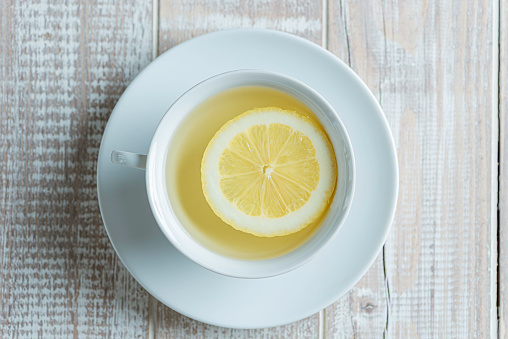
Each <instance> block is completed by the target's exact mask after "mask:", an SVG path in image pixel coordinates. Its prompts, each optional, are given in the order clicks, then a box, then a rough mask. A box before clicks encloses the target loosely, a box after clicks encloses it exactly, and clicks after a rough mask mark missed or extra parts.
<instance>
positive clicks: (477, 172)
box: [0, 0, 508, 338]
mask: <svg viewBox="0 0 508 339" xmlns="http://www.w3.org/2000/svg"><path fill="white" fill-rule="evenodd" d="M233 27H264V28H271V29H277V30H282V31H286V32H290V33H293V34H296V35H299V36H302V37H305V38H307V39H309V40H311V41H313V42H315V43H317V44H320V45H322V46H323V47H325V48H328V49H329V50H330V51H331V52H332V53H334V54H335V55H337V56H338V57H339V58H341V59H342V60H343V61H344V62H346V63H347V64H349V65H350V66H351V68H352V69H353V70H354V71H355V72H357V73H358V74H359V75H360V77H361V78H362V79H363V80H364V81H365V82H366V83H367V85H368V86H369V87H370V89H371V91H372V92H373V93H374V95H375V96H376V97H377V99H378V100H379V102H380V103H381V106H382V107H383V109H384V111H385V114H386V117H387V119H388V121H389V124H390V127H391V129H392V132H393V135H394V139H395V143H396V146H397V152H398V157H399V167H400V193H399V203H398V207H397V214H396V216H395V221H394V224H393V227H392V231H391V233H390V236H389V239H388V241H387V243H386V245H385V247H384V249H383V252H382V253H381V254H380V255H379V257H378V258H377V260H376V261H375V263H374V264H373V265H372V267H371V268H370V270H369V271H368V273H367V274H366V275H365V276H364V277H363V278H362V279H361V280H360V282H358V284H356V286H355V287H354V288H353V289H352V290H351V291H349V292H348V293H347V294H346V295H344V296H343V297H342V298H341V299H339V300H338V301H337V302H336V303H334V304H333V305H331V306H329V307H328V308H326V309H325V310H323V311H321V312H320V313H319V314H315V315H313V316H311V317H309V318H307V319H304V320H301V321H298V322H295V323H293V324H289V325H286V326H281V327H276V328H268V329H261V330H231V329H226V328H218V327H214V326H210V325H206V324H203V323H199V322H197V321H194V320H191V319H189V318H186V317H184V316H182V315H180V314H178V313H177V312H175V311H172V310H171V309H168V308H167V307H165V306H164V305H162V304H160V303H158V302H157V301H156V300H155V299H153V298H152V297H150V296H149V294H148V293H147V292H146V291H144V290H143V288H141V287H140V285H139V284H138V283H137V282H136V281H135V280H134V279H133V278H132V277H131V276H130V274H129V273H128V272H127V270H126V269H125V268H124V267H123V265H122V264H121V262H120V261H119V259H118V257H117V256H116V254H115V252H114V250H113V248H112V246H111V244H110V242H109V240H108V237H107V235H106V232H105V229H104V227H103V225H102V221H101V217H100V213H99V207H98V203H97V192H96V165H97V156H98V151H99V146H100V141H101V136H102V133H103V131H104V128H105V126H106V122H107V121H108V117H109V115H110V113H111V111H112V109H113V107H114V105H115V103H116V101H117V100H118V98H119V97H120V95H121V94H122V92H123V91H124V89H125V88H126V86H127V85H128V84H129V82H130V81H131V80H132V79H134V77H135V76H136V75H137V74H138V73H139V72H140V71H141V70H142V69H143V67H145V66H146V65H147V64H148V63H150V61H152V60H153V59H154V58H155V57H156V56H157V54H160V53H162V52H164V51H166V50H168V49H170V48H171V47H173V46H175V45H176V44H178V43H180V42H182V41H185V40H187V39H190V38H192V37H195V36H197V35H200V34H203V33H206V32H211V31H216V30H221V29H226V28H233ZM507 34H508V0H500V1H499V2H498V0H493V1H487V0H467V1H462V0H451V1H449V0H412V1H409V0H281V1H267V0H223V1H217V0H194V1H189V0H160V1H158V0H154V1H151V0H145V1H143V0H33V1H32V0H31V1H17V0H3V1H1V2H0V165H1V167H0V183H1V187H0V241H1V243H2V246H1V247H0V265H1V266H0V337H1V338H36V337H37V338H68V337H75V338H78V337H79V338H88V337H90V338H96V337H103V338H138V337H142V338H350V337H359V338H382V337H389V338H416V337H419V338H433V337H439V338H441V337H443V338H480V337H497V336H499V337H501V338H507V337H508V322H507V319H508V307H507V305H506V303H505V302H506V301H507V296H508V288H507V285H508V231H507V228H506V227H508V213H504V211H508V183H507V182H506V179H508V162H507V161H508V148H507V147H506V146H508V137H506V133H507V132H506V128H508V119H506V116H507V114H508V101H507V100H508V36H507ZM498 173H499V174H500V175H499V177H498ZM498 206H499V208H498Z"/></svg>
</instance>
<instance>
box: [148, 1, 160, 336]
mask: <svg viewBox="0 0 508 339" xmlns="http://www.w3.org/2000/svg"><path fill="white" fill-rule="evenodd" d="M159 1H160V0H153V2H152V60H155V59H156V58H157V56H158V54H159ZM157 303H158V301H157V299H155V298H154V297H153V296H152V295H151V294H150V293H149V299H148V339H155V333H156V332H157Z"/></svg>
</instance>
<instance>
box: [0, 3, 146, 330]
mask: <svg viewBox="0 0 508 339" xmlns="http://www.w3.org/2000/svg"><path fill="white" fill-rule="evenodd" d="M151 14H152V13H151V6H150V4H149V3H147V2H145V1H138V0H128V1H115V0H96V1H78V0H76V1H62V0H58V1H48V0H40V1H30V2H26V1H25V2H20V1H3V2H0V108H1V109H0V159H1V160H0V163H1V165H2V166H1V168H2V169H1V170H0V183H1V188H0V241H1V243H2V246H1V247H0V297H1V303H0V331H1V334H0V336H1V337H2V338H36V337H41V338H68V337H74V338H78V337H80V338H83V337H94V338H95V337H105V338H120V337H125V338H136V337H138V336H142V337H146V334H147V307H148V295H147V293H146V292H145V291H144V290H143V289H142V288H141V287H140V286H139V285H138V284H137V283H136V282H135V281H134V279H133V278H132V277H131V276H130V275H129V273H128V272H127V271H126V269H125V268H124V267H123V266H122V264H121V263H120V262H119V260H118V258H117V256H116V254H115V253H114V251H113V248H112V246H111V244H110V243H109V240H108V238H107V235H106V232H105V230H104V227H103V225H102V220H101V217H100V214H99V208H98V203H97V194H96V179H95V178H96V172H95V171H96V165H97V155H98V150H99V145H100V141H101V137H102V132H103V130H104V127H105V124H106V121H107V119H108V117H109V114H110V112H111V110H112V108H113V106H114V104H115V103H116V101H117V100H118V98H119V96H120V94H121V93H122V92H123V90H124V89H125V87H126V86H127V84H128V83H129V82H130V80H131V79H133V78H134V76H135V75H136V74H137V73H138V72H139V71H140V70H141V69H142V68H143V67H144V66H145V65H146V64H147V63H148V62H149V61H150V53H151V47H152V46H151V31H150V27H151V23H152V22H151V19H152V17H151Z"/></svg>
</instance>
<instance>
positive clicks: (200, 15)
mask: <svg viewBox="0 0 508 339" xmlns="http://www.w3.org/2000/svg"><path fill="white" fill-rule="evenodd" d="M321 19H322V2H321V0H283V1H269V0H245V1H239V0H225V1H210V0H195V1H192V2H189V1H185V0H161V2H160V23H159V25H160V27H159V52H160V53H162V52H164V51H166V50H168V49H169V48H171V47H173V46H175V45H176V44H179V43H180V42H183V41H186V40H188V39H191V38H193V37H195V36H198V35H201V34H204V33H208V32H214V31H219V30H222V29H229V28H241V27H257V28H270V29H277V30H280V31H284V32H288V33H292V34H296V35H299V36H302V37H304V38H306V39H308V40H310V41H313V42H315V43H317V44H321V41H322V26H323V22H322V20H321Z"/></svg>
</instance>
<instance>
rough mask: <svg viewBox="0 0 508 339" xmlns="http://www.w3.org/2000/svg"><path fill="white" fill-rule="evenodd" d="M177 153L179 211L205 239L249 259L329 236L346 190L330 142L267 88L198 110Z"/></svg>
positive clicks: (173, 192)
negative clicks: (332, 205)
mask: <svg viewBox="0 0 508 339" xmlns="http://www.w3.org/2000/svg"><path fill="white" fill-rule="evenodd" d="M173 138H174V139H173V141H172V142H171V146H170V148H169V150H168V156H167V170H166V183H167V187H168V196H169V199H170V202H171V205H172V207H173V210H174V212H175V214H176V216H177V217H178V219H179V220H180V222H181V224H182V225H183V226H184V227H185V229H186V230H187V232H188V233H189V234H190V235H191V237H193V238H194V239H195V240H197V241H199V242H200V243H201V244H202V245H203V246H205V247H207V248H209V249H210V250H212V251H214V252H217V253H220V254H223V255H226V256H230V257H235V258H240V259H251V260H256V259H266V258H271V257H276V256H280V255H283V254H285V253H288V252H289V251H292V250H294V249H296V248H297V247H299V246H300V245H301V244H303V243H304V242H305V241H307V240H308V239H309V238H310V237H312V235H313V234H314V233H315V232H316V230H317V229H318V228H319V226H320V223H321V220H322V219H323V217H324V215H326V211H327V209H328V205H329V200H330V199H331V195H332V193H333V190H334V189H335V182H336V164H335V157H334V154H333V148H332V147H331V145H330V143H329V141H328V138H327V137H326V134H325V133H324V131H323V129H322V128H321V127H320V125H319V123H318V122H317V119H315V117H314V115H313V113H312V111H311V110H310V109H309V108H308V107H306V106H305V105H304V104H303V103H302V102H300V101H299V100H297V99H296V98H294V97H293V96H291V95H289V94H286V93H284V92H281V91H278V90H275V89H272V88H268V87H261V86H247V87H239V88H235V89H231V90H228V91H224V92H222V93H220V94H218V95H216V96H214V97H212V98H209V99H208V100H206V101H204V102H203V103H201V104H200V105H199V106H197V107H196V108H195V109H194V110H193V111H192V112H191V113H190V114H189V115H188V116H187V117H186V118H185V120H184V121H183V122H182V123H181V124H180V126H179V128H178V130H177V132H176V133H175V135H174V136H173Z"/></svg>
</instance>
